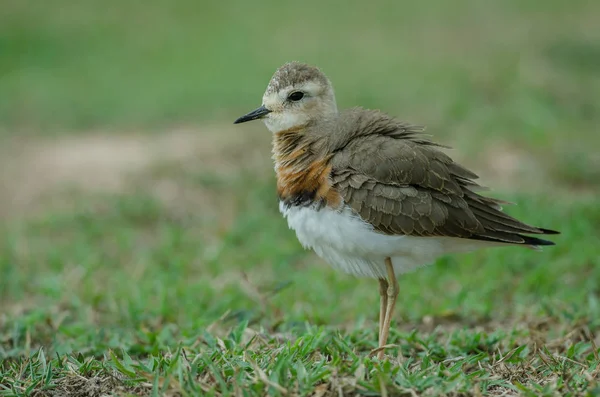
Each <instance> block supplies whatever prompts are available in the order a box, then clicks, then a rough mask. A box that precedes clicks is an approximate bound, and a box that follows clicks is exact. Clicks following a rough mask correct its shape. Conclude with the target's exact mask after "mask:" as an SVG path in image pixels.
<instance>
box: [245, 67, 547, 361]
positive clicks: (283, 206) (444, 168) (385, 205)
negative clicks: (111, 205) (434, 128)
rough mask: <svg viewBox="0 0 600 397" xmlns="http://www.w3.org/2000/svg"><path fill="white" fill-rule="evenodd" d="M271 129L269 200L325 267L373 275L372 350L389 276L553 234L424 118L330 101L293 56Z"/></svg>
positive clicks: (276, 85)
mask: <svg viewBox="0 0 600 397" xmlns="http://www.w3.org/2000/svg"><path fill="white" fill-rule="evenodd" d="M256 119H261V120H263V121H264V123H265V124H266V126H267V128H268V129H269V130H270V131H271V132H272V133H273V151H272V152H273V159H274V162H275V173H276V176H277V194H278V196H279V209H280V211H281V213H282V214H283V216H284V217H286V218H287V221H288V224H289V227H290V228H291V229H293V230H295V232H296V235H297V237H298V240H300V243H301V244H302V245H303V246H304V247H305V248H311V249H313V250H314V251H315V252H316V254H317V255H318V256H320V257H321V258H323V259H324V260H325V261H326V262H328V263H329V264H331V265H332V266H333V267H335V268H337V269H340V270H342V271H344V272H347V273H350V274H353V275H356V276H364V277H372V278H377V279H378V280H379V293H380V310H379V347H378V348H377V349H376V351H377V353H378V354H377V356H378V357H379V358H383V353H384V348H385V345H386V343H387V339H388V334H389V329H390V323H391V320H392V313H393V310H394V306H395V304H396V300H397V297H398V293H399V288H398V281H397V278H396V277H397V276H398V275H399V274H401V273H405V272H408V271H411V270H413V269H416V268H418V267H420V266H423V265H426V264H430V263H432V262H434V260H435V259H436V258H438V257H439V256H441V255H444V254H448V253H456V252H466V251H473V250H476V249H479V248H485V247H494V246H509V245H522V246H525V247H530V248H537V247H539V246H544V245H554V243H553V242H551V241H548V240H543V239H540V238H537V237H530V236H527V235H526V234H557V233H558V232H556V231H553V230H548V229H542V228H540V227H534V226H530V225H527V224H525V223H522V222H520V221H518V220H517V219H515V218H513V217H511V216H509V215H507V214H505V213H504V212H502V208H501V205H502V204H506V203H505V202H504V201H501V200H498V199H494V198H490V197H485V196H482V195H479V194H478V193H477V190H478V188H481V187H480V186H479V185H478V184H477V183H476V182H475V179H477V175H476V174H474V173H473V172H471V171H469V170H467V169H466V168H465V167H463V166H461V165H459V164H458V163H456V162H454V161H453V160H452V159H451V158H450V157H449V156H448V155H447V154H445V153H444V152H443V151H442V150H441V149H442V148H446V147H445V146H442V145H439V144H436V143H434V142H433V141H431V140H430V139H429V138H428V136H426V135H424V134H423V131H424V128H423V127H420V126H417V125H412V124H409V123H406V122H403V121H399V120H397V119H395V118H393V117H390V116H388V115H386V114H384V113H382V112H380V111H377V110H368V109H363V108H352V109H349V110H345V111H338V108H337V104H336V100H335V95H334V91H333V87H332V85H331V82H330V81H329V79H328V78H327V77H326V76H325V75H324V74H323V73H322V72H321V71H320V70H319V69H318V68H316V67H313V66H310V65H306V64H303V63H299V62H291V63H287V64H285V65H283V66H281V67H280V68H279V69H278V70H277V71H276V72H275V74H274V75H273V77H272V78H271V81H270V82H269V85H268V86H267V89H266V91H265V93H264V95H263V98H262V106H260V107H259V108H258V109H256V110H254V111H252V112H250V113H248V114H246V115H244V116H242V117H240V118H238V119H237V120H235V123H236V124H238V123H243V122H246V121H251V120H256Z"/></svg>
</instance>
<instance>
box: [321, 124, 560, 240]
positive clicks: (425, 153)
mask: <svg viewBox="0 0 600 397" xmlns="http://www.w3.org/2000/svg"><path fill="white" fill-rule="evenodd" d="M382 117H383V115H382ZM383 122H384V123H382V124H383V126H381V125H376V124H373V125H372V127H373V128H374V130H375V133H371V134H365V133H364V132H362V133H360V134H356V135H355V136H352V137H351V139H350V142H349V143H346V144H344V146H343V147H340V148H338V149H337V150H335V152H334V153H335V154H334V156H333V157H332V159H331V165H332V173H331V182H332V186H333V188H334V189H336V190H337V191H338V193H339V194H340V195H341V197H342V198H343V200H344V201H345V202H346V203H347V204H348V205H349V206H350V207H351V208H353V209H354V210H355V211H356V213H357V214H359V215H360V217H361V218H363V219H364V220H365V221H367V222H369V223H371V224H372V225H373V227H374V228H375V229H376V230H377V231H379V232H381V233H385V234H401V235H414V236H451V237H461V238H469V239H479V240H489V241H496V242H506V243H513V244H529V245H548V244H552V243H551V242H550V241H546V240H541V239H538V238H533V237H528V236H523V235H521V233H529V234H553V233H556V232H553V231H551V230H546V229H541V228H537V227H534V226H529V225H527V224H525V223H522V222H520V221H518V220H517V219H515V218H512V217H510V216H509V215H507V214H505V213H503V212H502V211H501V207H500V204H503V203H505V202H503V201H501V200H496V199H493V198H489V197H484V196H480V195H478V194H477V193H475V192H474V190H475V189H477V188H479V187H480V186H479V185H478V184H477V183H476V182H474V179H476V178H477V175H475V174H474V173H472V172H470V171H469V170H467V169H465V168H464V167H462V166H460V165H459V164H457V163H455V162H453V161H452V159H451V158H450V157H449V156H448V155H446V154H445V153H443V152H441V151H440V150H439V149H438V148H437V147H436V146H437V145H435V144H434V143H432V142H430V141H428V140H426V139H425V138H423V137H422V136H421V135H419V132H420V131H421V129H419V128H418V127H411V126H409V125H407V124H400V123H398V122H395V123H394V122H393V120H392V119H384V120H383ZM359 124H360V123H359ZM363 131H364V129H363Z"/></svg>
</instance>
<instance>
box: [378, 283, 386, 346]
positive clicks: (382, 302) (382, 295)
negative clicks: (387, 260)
mask: <svg viewBox="0 0 600 397" xmlns="http://www.w3.org/2000/svg"><path fill="white" fill-rule="evenodd" d="M387 290H388V282H387V280H386V279H385V278H380V279H379V347H381V346H383V345H382V344H381V336H382V331H383V324H384V322H385V312H386V310H387V301H388V299H387Z"/></svg>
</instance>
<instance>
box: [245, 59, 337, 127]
mask: <svg viewBox="0 0 600 397" xmlns="http://www.w3.org/2000/svg"><path fill="white" fill-rule="evenodd" d="M336 114H337V105H336V102H335V95H334V92H333V87H332V86H331V83H330V82H329V79H327V77H326V76H325V75H324V74H323V72H321V71H320V70H319V69H317V68H316V67H314V66H310V65H306V64H304V63H299V62H290V63H286V64H285V65H283V66H282V67H280V68H279V69H277V71H276V72H275V74H274V75H273V77H272V78H271V81H270V82H269V85H268V86H267V90H266V91H265V93H264V95H263V100H262V106H260V107H259V108H258V109H256V110H253V111H252V112H250V113H248V114H246V115H244V116H242V117H240V118H238V119H237V120H236V121H235V124H238V123H244V122H246V121H251V120H257V119H262V120H263V121H264V123H265V125H266V126H267V128H268V129H269V130H270V131H271V132H274V133H275V132H279V131H284V130H289V129H295V128H302V127H304V126H306V125H308V124H310V123H311V122H316V121H318V120H320V119H327V118H330V117H332V116H335V115H336Z"/></svg>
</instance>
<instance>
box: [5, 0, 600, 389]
mask: <svg viewBox="0 0 600 397" xmlns="http://www.w3.org/2000/svg"><path fill="white" fill-rule="evenodd" d="M317 5H318V7H320V8H319V9H320V10H321V13H315V12H314V11H315V9H316V7H317ZM599 13H600V8H599V7H598V5H596V4H595V3H593V2H584V1H575V2H571V3H569V4H568V5H567V4H566V3H564V4H563V3H562V2H558V1H549V2H544V3H543V4H542V3H539V2H534V1H531V2H522V1H520V2H517V1H505V2H501V3H499V2H486V3H485V4H484V3H481V2H475V1H466V0H461V1H458V2H454V3H453V4H452V5H449V3H448V4H447V3H444V2H441V1H440V2H436V7H433V6H432V5H430V4H427V5H425V4H423V5H418V4H417V3H414V4H402V3H397V2H383V1H382V2H378V3H377V4H374V5H369V6H367V5H366V4H363V5H359V4H352V5H351V6H345V7H338V6H337V5H334V4H333V3H331V4H329V3H328V4H327V5H323V4H320V3H319V4H317V2H311V1H308V2H303V3H302V4H300V3H298V4H287V3H281V2H271V3H265V4H264V5H261V7H260V8H259V7H257V6H256V5H253V4H249V3H245V2H241V1H236V2H233V3H231V5H230V7H222V6H221V7H215V6H214V5H212V4H211V5H209V4H208V3H207V4H204V3H198V2H186V1H181V2H177V3H166V2H160V1H157V0H154V1H149V2H146V3H144V5H143V6H141V5H140V4H138V3H136V2H133V1H130V2H119V3H117V2H113V1H108V2H105V3H103V6H102V7H99V6H98V5H96V3H94V2H91V1H87V0H86V1H80V2H77V4H75V3H71V2H67V1H63V0H58V1H56V2H53V3H52V4H50V3H47V4H46V3H44V4H41V3H40V4H37V3H36V4H35V7H34V6H32V2H28V1H16V0H15V1H9V2H8V3H7V4H5V5H3V13H2V15H0V48H2V52H3V55H5V56H3V57H1V58H0V75H1V76H2V77H0V91H1V92H3V95H1V96H0V120H2V121H1V124H0V131H2V137H1V139H2V141H1V147H0V150H1V151H0V169H1V170H2V172H0V186H1V187H0V207H1V210H0V214H1V216H2V225H1V226H0V395H2V396H22V395H29V396H41V395H53V396H63V395H72V396H80V395H81V396H83V395H86V396H90V395H91V396H101V395H157V396H158V395H166V396H174V395H215V396H225V395H244V396H253V395H257V396H261V395H267V394H268V395H287V396H295V395H309V396H338V395H387V396H414V395H431V396H434V395H435V396H437V395H449V396H463V395H473V396H480V395H524V396H539V395H543V396H558V395H560V396H593V395H598V394H600V384H599V381H598V379H600V369H599V368H600V358H599V354H600V350H599V348H598V345H600V338H599V336H598V333H599V331H600V320H599V319H600V290H599V288H598V282H597V281H598V280H600V255H599V250H598V245H597V241H598V239H600V229H598V225H599V224H600V203H599V202H598V200H597V197H598V194H599V193H600V183H599V180H600V179H599V178H598V171H597V170H598V165H599V164H600V163H599V161H600V159H599V158H598V157H597V153H596V152H597V150H596V148H597V147H598V145H599V144H600V138H599V137H598V134H597V133H596V130H597V125H598V122H599V121H600V119H599V116H598V114H600V112H599V111H600V109H599V108H598V101H597V94H596V93H597V92H599V90H600V78H599V77H600V75H598V73H597V70H599V69H598V66H600V57H599V56H598V54H599V51H598V48H600V47H598V45H597V43H598V42H599V41H598V39H600V37H598V30H597V28H596V23H595V22H596V20H597V16H598V15H599ZM307 18H308V19H307ZM307 20H310V21H311V23H310V24H308V23H307V22H306V21H307ZM334 48H335V49H336V51H333V50H332V49H334ZM290 59H301V60H306V61H309V62H312V63H316V64H319V65H320V66H322V67H323V69H324V70H325V71H326V72H327V73H328V75H329V76H330V77H331V79H332V81H333V82H334V84H335V86H336V92H337V96H338V98H339V101H340V105H341V106H352V105H355V104H362V105H365V106H369V107H378V108H382V109H384V110H385V111H387V112H389V113H392V114H395V115H398V116H400V117H402V118H405V119H408V120H410V121H413V122H415V123H424V124H427V125H428V126H429V131H431V132H432V133H433V134H434V135H435V137H436V139H437V140H438V141H441V142H442V143H445V144H450V145H452V146H454V147H456V148H457V150H456V151H455V152H453V153H452V154H453V155H454V156H456V157H457V158H460V159H462V160H463V162H464V163H466V165H468V166H469V167H470V168H473V169H474V170H475V171H478V172H481V174H482V175H483V176H484V178H483V183H484V184H487V185H490V186H492V187H495V188H496V189H495V190H496V191H495V195H496V196H500V197H502V198H505V199H508V200H510V201H515V202H517V203H518V205H516V206H511V207H509V208H507V211H508V212H509V213H510V214H511V215H515V216H517V217H519V218H522V219H524V220H526V221H527V222H529V223H532V224H536V225H540V226H544V227H548V228H554V229H559V230H560V231H561V232H562V234H561V235H559V236H557V237H556V238H555V239H554V240H555V241H556V243H557V245H556V246H555V247H548V248H546V249H545V250H544V251H543V252H535V251H531V250H525V249H519V248H506V249H492V250H488V251H482V252H476V253H473V254H468V255H456V256H451V257H445V258H441V259H440V260H438V261H437V262H436V263H435V264H433V265H432V266H430V267H425V268H423V269H420V270H419V271H416V272H414V273H411V274H407V275H405V276H403V277H402V278H401V279H400V289H401V294H400V300H399V304H398V307H397V309H396V312H395V324H394V327H393V331H392V335H391V340H390V343H391V346H390V347H389V348H388V349H387V350H386V353H387V358H386V359H385V360H384V361H378V360H376V359H375V358H372V357H371V356H370V354H369V353H370V352H371V350H372V349H373V348H375V347H376V339H377V338H376V332H377V331H376V330H377V315H378V286H377V283H376V282H375V281H373V280H368V279H355V278H352V277H349V276H346V275H343V274H340V273H336V272H334V271H333V270H332V269H330V268H329V267H328V266H327V265H326V264H325V263H323V262H322V261H321V260H320V259H318V258H316V257H315V256H314V255H313V254H311V253H310V252H306V251H304V250H302V248H301V247H300V245H299V243H298V242H297V240H296V238H295V236H294V234H293V232H292V231H290V230H288V228H287V226H286V224H285V221H284V220H283V219H282V218H281V217H280V215H279V213H278V211H277V204H276V198H275V193H274V183H273V175H272V165H271V164H270V159H269V136H268V133H266V131H264V128H262V127H261V126H259V125H256V126H248V127H243V128H241V129H240V128H234V127H233V126H230V125H229V124H230V122H231V120H233V119H234V118H235V116H238V115H239V114H242V113H243V112H245V111H247V110H250V109H252V108H254V106H255V105H257V104H258V102H259V101H260V93H261V92H262V90H263V89H264V86H265V84H266V80H268V78H269V76H270V74H271V73H272V72H273V70H274V69H275V68H276V67H277V66H278V65H279V64H281V63H282V62H284V61H286V60H290ZM182 125H183V126H186V127H185V128H184V129H187V131H188V132H186V133H184V134H182V133H180V132H178V131H180V129H181V128H182V127H181V126H182ZM127 131H134V132H135V134H133V133H130V132H127ZM158 132H162V133H161V134H158ZM99 137H100V138H101V139H100V138H99ZM100 149H102V150H100ZM99 160H102V161H99ZM519 189H521V190H522V191H521V192H520V193H517V190H519Z"/></svg>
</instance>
